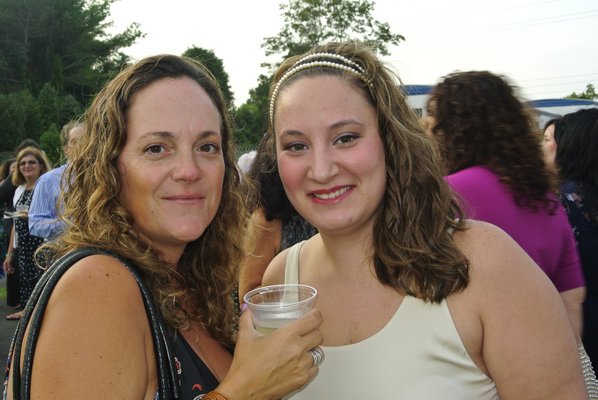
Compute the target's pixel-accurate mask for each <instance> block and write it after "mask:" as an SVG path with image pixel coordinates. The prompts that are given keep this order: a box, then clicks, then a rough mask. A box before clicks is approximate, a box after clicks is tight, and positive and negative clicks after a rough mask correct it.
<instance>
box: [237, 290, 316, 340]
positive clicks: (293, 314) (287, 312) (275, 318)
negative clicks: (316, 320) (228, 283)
mask: <svg viewBox="0 0 598 400" xmlns="http://www.w3.org/2000/svg"><path fill="white" fill-rule="evenodd" d="M317 294H318V291H317V290H316V289H315V288H313V287H311V286H308V285H300V284H285V285H270V286H262V287H259V288H256V289H253V290H252V291H250V292H249V293H247V294H246V295H245V296H244V297H243V300H244V301H245V304H247V307H248V308H249V309H250V310H251V313H252V315H253V324H254V325H255V328H256V329H257V330H258V331H259V332H261V333H262V334H264V335H268V334H270V333H272V332H274V331H275V330H276V329H278V328H280V327H282V326H284V325H286V324H288V323H290V322H291V321H294V320H296V319H297V318H300V317H302V316H303V315H305V314H306V313H307V312H308V311H309V310H311V309H312V308H313V305H314V300H315V299H316V296H317Z"/></svg>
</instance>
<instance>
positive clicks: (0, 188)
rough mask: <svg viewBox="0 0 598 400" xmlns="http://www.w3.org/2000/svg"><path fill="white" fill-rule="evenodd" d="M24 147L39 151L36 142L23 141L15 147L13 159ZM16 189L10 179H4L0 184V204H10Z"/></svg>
mask: <svg viewBox="0 0 598 400" xmlns="http://www.w3.org/2000/svg"><path fill="white" fill-rule="evenodd" d="M25 147H35V148H38V149H41V148H40V147H39V144H37V142H36V141H35V140H33V139H25V140H23V141H22V142H21V143H19V145H18V146H17V148H16V149H15V155H14V156H15V157H16V156H17V154H19V152H20V151H21V150H23V149H24V148H25ZM16 189H17V187H16V186H15V185H13V183H12V179H5V180H3V181H2V182H1V183H0V202H1V203H5V202H11V203H12V198H13V197H14V195H15V190H16Z"/></svg>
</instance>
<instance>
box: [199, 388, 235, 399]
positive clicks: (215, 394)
mask: <svg viewBox="0 0 598 400" xmlns="http://www.w3.org/2000/svg"><path fill="white" fill-rule="evenodd" d="M202 400H231V398H230V397H228V396H225V395H223V394H222V393H218V392H217V391H215V390H212V391H211V392H208V393H206V395H205V396H204V397H202Z"/></svg>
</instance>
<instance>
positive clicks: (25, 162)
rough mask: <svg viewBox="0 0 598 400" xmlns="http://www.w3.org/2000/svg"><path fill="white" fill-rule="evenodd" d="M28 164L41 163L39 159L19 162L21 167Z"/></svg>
mask: <svg viewBox="0 0 598 400" xmlns="http://www.w3.org/2000/svg"><path fill="white" fill-rule="evenodd" d="M27 164H29V165H36V164H39V161H37V160H28V161H21V162H20V163H19V167H24V166H25V165H27Z"/></svg>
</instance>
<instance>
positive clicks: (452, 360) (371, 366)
mask: <svg viewBox="0 0 598 400" xmlns="http://www.w3.org/2000/svg"><path fill="white" fill-rule="evenodd" d="M303 243H304V242H301V243H297V244H296V245H295V246H293V247H292V248H291V249H290V250H289V253H288V255H287V260H286V270H285V283H298V282H299V252H300V250H301V247H302V246H303ZM322 348H323V350H324V352H325V355H326V358H325V360H324V362H323V363H322V364H321V365H320V370H319V372H318V375H317V376H316V377H315V378H314V379H313V380H312V381H311V382H310V383H308V384H307V385H305V386H304V387H303V388H301V389H300V390H298V391H296V392H295V393H293V394H291V395H289V396H288V397H285V399H293V400H320V399H322V400H335V399H343V400H347V399H401V400H491V399H498V392H497V390H496V385H495V384H494V382H493V381H492V380H491V379H490V378H489V377H488V376H487V375H486V374H484V373H483V372H482V371H480V369H479V368H478V367H477V366H476V365H475V364H474V362H473V361H472V360H471V358H469V355H468V354H467V351H466V350H465V347H464V346H463V343H462V342H461V338H460V337H459V334H458V333H457V329H456V328H455V324H454V322H453V319H452V317H451V315H450V313H449V309H448V306H447V304H446V301H442V303H440V304H431V303H426V302H424V301H422V300H419V299H417V298H415V297H408V296H406V297H405V298H404V299H403V301H402V302H401V305H400V306H399V308H398V310H397V312H396V313H395V315H394V316H393V317H392V318H391V320H390V321H389V322H388V323H387V324H386V326H385V327H384V328H382V329H381V330H380V331H379V332H377V333H376V334H374V335H373V336H371V337H369V338H367V339H365V340H363V341H361V342H358V343H354V344H350V345H346V346H338V347H326V346H322Z"/></svg>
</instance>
